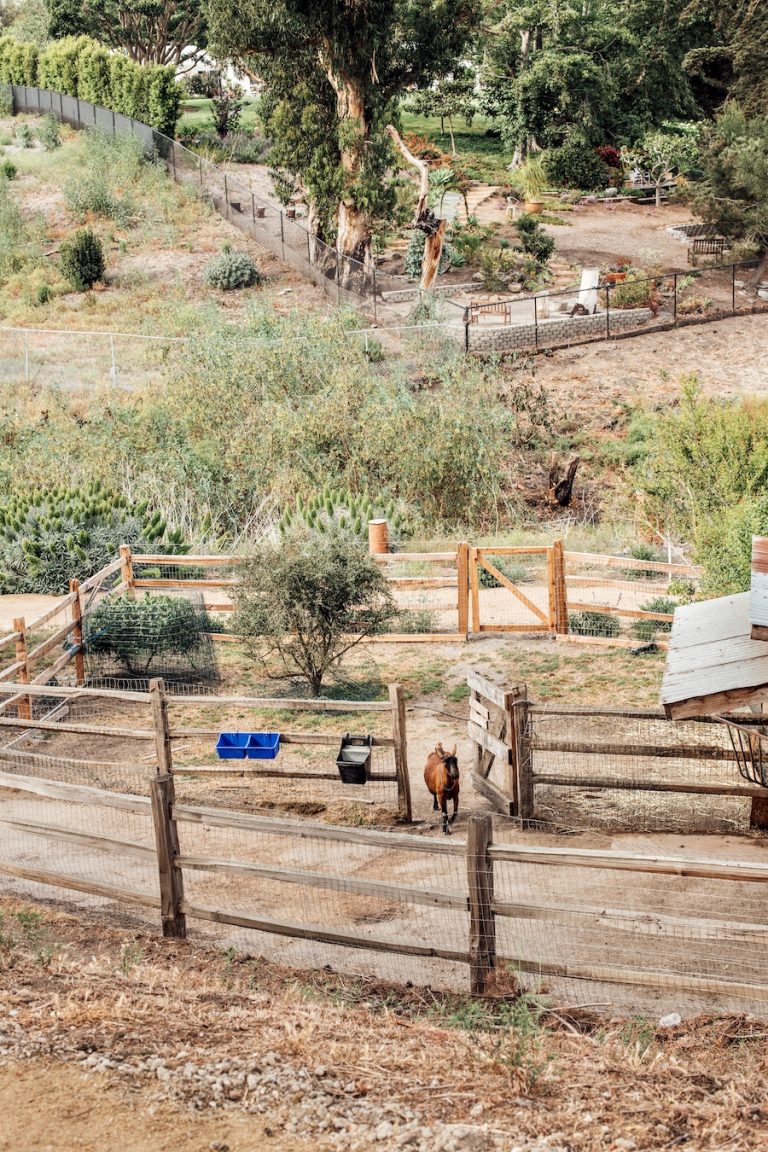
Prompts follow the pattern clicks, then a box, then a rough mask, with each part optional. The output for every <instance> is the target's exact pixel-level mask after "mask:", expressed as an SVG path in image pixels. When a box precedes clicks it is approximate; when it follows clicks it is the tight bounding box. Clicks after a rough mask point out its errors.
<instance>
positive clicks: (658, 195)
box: [656, 176, 664, 208]
mask: <svg viewBox="0 0 768 1152" xmlns="http://www.w3.org/2000/svg"><path fill="white" fill-rule="evenodd" d="M663 179H664V177H663V176H662V177H661V180H658V181H657V182H656V207H657V208H661V181H662V180H663Z"/></svg>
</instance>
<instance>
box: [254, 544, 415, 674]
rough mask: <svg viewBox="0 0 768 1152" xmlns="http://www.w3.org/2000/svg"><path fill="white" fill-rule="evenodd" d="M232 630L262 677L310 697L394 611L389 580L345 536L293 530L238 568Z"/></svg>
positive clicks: (360, 547)
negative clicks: (299, 683)
mask: <svg viewBox="0 0 768 1152" xmlns="http://www.w3.org/2000/svg"><path fill="white" fill-rule="evenodd" d="M239 573H240V584H239V585H238V587H237V588H236V589H235V593H234V595H235V604H236V612H235V616H234V620H233V631H234V632H235V633H236V634H237V635H238V636H242V637H243V638H244V639H245V640H246V641H247V642H248V646H249V650H250V651H251V653H252V655H253V656H254V657H255V659H257V660H258V661H259V663H260V664H261V666H262V668H263V669H264V672H265V674H266V675H267V676H269V677H272V678H274V679H280V680H285V679H292V678H294V677H300V678H301V679H303V680H306V682H307V684H308V685H309V688H310V691H311V693H312V695H313V696H318V695H319V694H320V689H321V687H322V685H323V681H324V680H325V679H326V677H327V676H328V674H329V673H331V672H332V671H334V670H336V669H338V668H339V666H340V664H341V662H342V660H343V659H344V656H345V655H346V653H347V652H349V651H350V649H351V648H353V647H354V646H355V645H356V644H358V643H360V641H362V640H364V639H365V637H366V636H370V635H371V634H373V633H375V632H380V631H382V630H383V629H384V628H385V627H386V625H387V624H388V623H389V622H390V621H391V620H392V618H393V617H394V616H395V615H396V614H397V609H396V606H395V603H394V601H393V599H392V597H391V595H390V592H389V588H388V586H387V581H386V577H385V576H384V574H383V573H382V571H381V569H380V568H379V567H378V565H377V564H376V562H375V561H374V560H373V559H372V558H371V557H370V556H369V555H368V552H367V550H366V548H365V547H364V546H363V545H362V544H360V543H358V542H357V541H355V540H354V539H353V538H352V537H351V536H350V535H349V533H348V532H346V531H342V530H333V531H331V532H330V533H328V534H327V535H321V534H319V533H314V532H313V533H307V532H305V531H300V530H299V531H296V532H293V533H291V534H290V535H289V536H287V537H284V538H283V539H282V540H281V541H280V542H279V543H278V544H264V545H262V546H261V547H260V548H259V549H258V550H257V552H256V553H255V555H254V556H253V558H252V559H250V560H248V561H247V562H246V563H244V564H242V565H241V566H240V568H239Z"/></svg>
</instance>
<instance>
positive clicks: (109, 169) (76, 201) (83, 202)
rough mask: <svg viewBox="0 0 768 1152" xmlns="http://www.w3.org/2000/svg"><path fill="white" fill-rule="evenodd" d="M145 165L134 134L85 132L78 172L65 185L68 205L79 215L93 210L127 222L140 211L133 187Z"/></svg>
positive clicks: (118, 221) (144, 156)
mask: <svg viewBox="0 0 768 1152" xmlns="http://www.w3.org/2000/svg"><path fill="white" fill-rule="evenodd" d="M146 165H147V160H146V155H145V152H144V149H143V148H142V145H141V143H140V142H139V141H138V140H136V139H134V138H133V137H130V136H107V135H106V134H105V133H103V132H98V131H89V132H87V133H86V136H85V150H84V154H83V159H82V163H81V165H80V168H79V170H78V173H77V176H76V177H73V178H72V179H71V180H68V181H67V182H66V184H65V185H64V195H65V196H66V198H67V202H68V203H69V206H70V208H71V209H72V211H73V212H74V213H76V214H77V215H78V216H80V217H86V216H88V215H90V214H93V215H94V216H104V217H106V218H107V219H109V220H114V221H115V223H116V224H119V225H121V226H122V227H128V226H130V225H131V224H133V223H135V222H136V220H137V218H138V215H139V209H138V208H137V204H136V197H135V195H134V192H133V188H134V187H135V186H136V185H138V184H139V183H140V181H141V177H142V172H143V170H144V168H145V166H146Z"/></svg>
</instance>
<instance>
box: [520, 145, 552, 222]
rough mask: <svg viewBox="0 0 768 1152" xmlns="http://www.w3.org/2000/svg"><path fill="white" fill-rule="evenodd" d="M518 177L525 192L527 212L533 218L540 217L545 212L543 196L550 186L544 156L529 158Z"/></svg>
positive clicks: (522, 165)
mask: <svg viewBox="0 0 768 1152" xmlns="http://www.w3.org/2000/svg"><path fill="white" fill-rule="evenodd" d="M517 176H518V178H519V182H520V187H521V188H522V192H523V200H524V205H523V207H524V209H525V211H526V212H527V213H528V214H529V215H531V216H540V215H541V213H542V212H543V211H544V201H543V199H542V196H543V194H544V190H545V188H546V187H547V184H548V180H547V173H546V170H545V168H544V158H543V156H542V155H541V154H540V153H539V154H537V155H535V156H534V155H531V156H529V157H528V159H527V160H526V161H525V163H524V164H521V165H520V168H519V169H518V171H517Z"/></svg>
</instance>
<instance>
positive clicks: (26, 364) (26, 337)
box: [24, 332, 29, 384]
mask: <svg viewBox="0 0 768 1152" xmlns="http://www.w3.org/2000/svg"><path fill="white" fill-rule="evenodd" d="M24 380H25V382H26V383H27V384H29V332H25V333H24Z"/></svg>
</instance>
